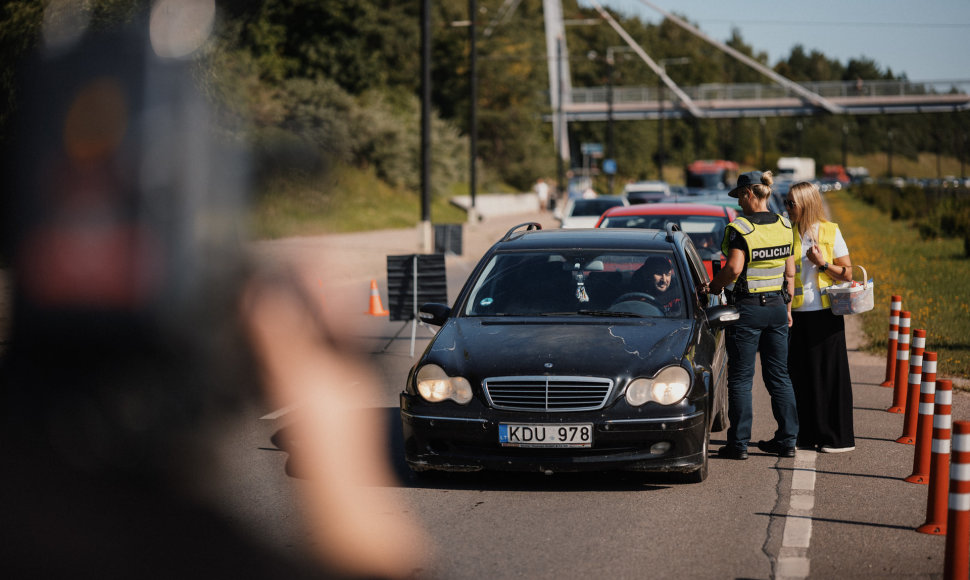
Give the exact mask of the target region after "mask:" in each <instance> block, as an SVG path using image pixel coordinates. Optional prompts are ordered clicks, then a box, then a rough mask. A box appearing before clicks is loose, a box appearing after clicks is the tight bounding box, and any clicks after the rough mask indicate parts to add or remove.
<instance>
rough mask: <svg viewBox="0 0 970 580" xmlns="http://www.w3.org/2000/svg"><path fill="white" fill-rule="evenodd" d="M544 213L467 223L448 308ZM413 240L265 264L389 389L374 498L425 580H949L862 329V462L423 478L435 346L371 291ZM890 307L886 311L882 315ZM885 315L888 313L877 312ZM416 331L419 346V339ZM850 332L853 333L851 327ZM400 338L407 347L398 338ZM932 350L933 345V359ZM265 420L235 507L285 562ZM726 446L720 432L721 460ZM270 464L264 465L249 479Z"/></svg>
mask: <svg viewBox="0 0 970 580" xmlns="http://www.w3.org/2000/svg"><path fill="white" fill-rule="evenodd" d="M533 219H535V220H538V221H540V222H543V223H545V224H546V225H547V226H549V225H552V223H551V222H552V220H551V218H550V216H548V214H542V215H512V216H498V217H492V218H488V219H486V220H485V222H480V223H476V224H467V225H466V227H465V233H464V235H465V250H466V251H465V252H464V255H463V256H449V257H448V259H447V273H448V283H449V299H453V298H454V296H455V295H456V294H457V291H458V288H459V287H460V284H461V283H462V282H463V281H464V279H465V277H466V276H467V274H468V272H469V271H470V269H471V267H472V266H473V264H474V262H475V260H476V259H477V257H478V256H479V255H480V254H481V252H482V251H484V248H485V247H487V245H486V244H487V243H490V242H491V241H494V239H496V238H497V237H498V236H500V235H501V233H504V232H505V231H506V230H507V229H508V227H511V225H514V224H516V223H521V222H524V221H530V220H533ZM418 243H419V241H418V235H417V232H412V231H410V230H408V231H396V232H394V231H385V232H374V233H371V234H348V235H342V236H323V237H320V238H303V239H298V240H284V241H281V242H273V243H267V244H262V245H261V246H260V247H259V248H258V250H257V253H258V254H259V255H261V256H262V257H264V258H267V259H274V260H275V259H281V258H282V259H289V260H291V261H294V262H295V263H298V264H299V265H300V267H301V269H302V271H303V272H304V276H305V278H306V280H307V283H308V285H309V287H310V288H312V289H313V290H314V292H315V296H316V297H317V298H318V300H319V302H320V305H321V307H322V309H323V310H324V311H325V312H331V313H334V318H335V319H338V320H340V328H341V331H342V332H345V333H347V334H348V335H352V336H355V337H357V339H358V340H359V341H360V345H361V348H363V349H364V350H365V351H366V352H367V353H370V354H369V356H370V357H371V358H370V360H371V361H372V364H373V366H374V369H375V370H376V371H377V372H378V375H379V377H380V378H381V380H380V381H379V382H380V384H379V385H377V388H376V389H373V390H372V392H370V397H369V399H368V401H369V402H368V404H369V405H370V406H369V408H368V411H370V412H376V413H380V414H381V415H383V416H384V417H385V419H386V422H387V425H388V432H389V438H388V444H387V452H388V460H389V461H390V462H391V464H392V465H393V467H394V471H395V473H396V474H397V476H398V480H399V485H397V486H394V487H389V488H388V487H382V488H374V489H371V490H370V492H371V493H374V494H379V495H381V496H383V497H390V498H392V499H393V500H395V501H396V502H397V505H398V506H399V508H400V510H401V511H402V513H406V514H407V515H409V516H411V517H413V518H415V519H416V520H417V521H418V522H419V523H420V524H421V525H422V526H423V527H424V528H425V529H426V530H427V531H428V533H429V536H430V538H431V540H432V543H433V545H432V546H428V549H429V551H430V552H431V553H432V554H433V556H432V559H431V561H430V562H431V563H430V564H429V565H428V567H426V568H424V569H421V570H416V571H414V573H415V577H417V578H443V579H452V578H480V577H483V576H485V577H499V578H586V577H591V576H595V577H613V578H645V577H647V578H651V577H664V578H666V577H677V578H805V577H810V578H933V577H939V576H940V575H941V574H942V571H943V558H944V537H943V536H932V535H927V534H921V533H918V532H916V531H915V528H916V527H918V526H920V525H921V524H923V523H924V522H925V521H926V501H927V492H928V487H927V486H925V485H918V484H911V483H906V482H904V481H902V478H904V477H906V476H907V475H909V474H910V473H911V472H912V466H913V452H914V451H913V449H914V448H913V446H911V445H903V444H900V443H896V442H895V439H896V438H898V437H899V436H900V435H901V433H902V416H901V415H898V414H893V413H888V412H887V411H886V409H887V408H888V407H889V406H890V405H891V403H892V389H888V388H885V387H881V386H879V383H880V382H881V381H882V379H883V378H884V376H883V375H884V373H885V359H884V358H882V357H879V356H873V355H869V354H866V353H863V352H860V351H859V350H857V347H858V340H859V335H858V332H856V331H854V332H850V343H851V344H850V364H851V368H852V376H853V389H854V395H855V422H856V423H855V424H856V435H857V449H856V450H855V451H854V452H851V453H846V454H838V455H835V454H830V455H826V454H816V453H814V452H805V451H801V450H800V451H799V452H798V454H797V455H796V457H795V458H794V459H779V458H777V457H774V456H768V455H764V454H761V453H759V452H758V451H757V450H756V449H753V450H752V453H751V458H750V459H749V460H748V461H744V462H741V461H731V460H722V459H719V458H716V457H714V458H712V459H711V465H710V476H709V477H708V479H707V481H705V482H704V483H701V484H696V485H684V484H675V483H672V482H670V481H668V480H666V479H665V478H663V477H660V476H650V475H642V474H623V473H619V474H616V473H598V474H556V475H553V476H545V475H540V474H462V475H444V476H439V477H432V478H423V477H422V478H419V477H417V476H416V475H415V474H412V473H411V472H410V471H409V470H408V469H407V467H406V466H405V465H404V463H403V459H402V449H401V435H400V418H399V416H398V413H397V395H398V393H399V392H400V390H401V388H402V386H403V383H404V380H405V378H406V375H407V371H408V368H409V367H410V366H411V364H413V361H414V358H412V357H411V355H410V351H411V349H412V347H413V349H414V351H415V353H416V354H417V353H420V352H421V351H422V350H423V348H424V346H425V345H426V344H427V341H428V338H429V337H430V336H431V331H430V329H429V328H427V327H424V326H423V325H417V326H416V327H412V326H411V324H410V323H407V322H400V321H389V320H387V318H386V317H376V316H371V315H370V314H368V313H367V310H368V307H369V299H370V287H369V286H370V282H371V280H376V281H377V282H378V285H379V288H380V292H381V295H382V297H383V299H384V300H386V286H385V270H384V266H385V260H386V256H387V255H390V254H407V253H415V252H418V251H419V249H418V247H417V244H418ZM886 306H888V305H886ZM880 307H882V306H881V305H877V308H880ZM412 328H413V330H414V332H415V334H414V337H415V338H414V341H413V343H412V339H411V331H412ZM850 328H852V329H854V328H855V327H854V325H853V324H852V321H851V320H850ZM395 335H397V336H396V338H395ZM928 348H929V347H928ZM759 380H760V379H758V380H756V383H755V389H754V395H755V398H754V400H755V422H754V432H753V439H754V440H757V439H767V438H770V436H771V433H772V431H773V430H774V421H773V419H772V417H771V413H770V409H769V405H768V400H767V394H766V393H765V391H764V388H763V386H761V383H760V382H759ZM273 411H278V410H271V409H267V410H266V413H265V414H262V415H260V416H259V417H255V416H254V417H252V418H251V420H252V422H251V423H250V424H249V425H248V426H247V425H243V426H242V427H241V428H240V437H237V438H236V439H234V440H233V442H232V443H230V444H229V447H231V448H232V449H233V453H232V454H231V455H232V456H234V457H235V458H236V459H235V461H237V462H239V464H240V465H241V466H246V469H248V470H249V472H250V473H258V474H259V475H258V477H252V478H250V481H249V482H248V483H242V482H239V483H237V487H238V489H237V490H236V492H235V493H234V494H232V495H231V496H230V497H231V498H232V499H230V500H229V501H230V502H231V503H232V504H233V507H234V509H236V510H237V511H238V512H239V514H240V515H239V518H240V521H241V522H243V523H246V525H251V526H253V528H254V529H255V530H257V531H258V533H260V535H262V536H264V537H267V538H271V539H272V540H273V541H274V542H275V543H278V544H279V545H282V546H285V547H286V549H299V547H300V543H301V542H303V541H305V538H304V537H303V536H302V535H301V533H300V532H299V531H298V529H296V527H295V526H294V525H293V524H294V521H295V520H297V519H298V517H297V513H296V511H297V508H296V507H294V506H293V505H292V501H291V497H290V496H291V492H292V489H291V488H292V486H293V485H294V484H298V483H297V480H295V479H294V478H292V477H288V476H287V475H285V473H284V465H285V461H286V454H285V452H282V451H280V450H279V449H278V448H276V446H275V445H274V444H273V443H272V442H270V440H269V438H270V436H271V435H272V434H273V433H275V432H277V431H278V430H279V429H280V428H281V427H282V426H283V425H285V423H286V421H287V415H286V414H285V413H282V414H274V415H271V414H270V413H272V412H273ZM953 417H954V419H968V418H970V395H968V394H967V393H964V392H957V393H955V396H954V404H953ZM723 442H724V433H720V434H714V435H713V436H712V448H713V449H716V448H717V447H719V446H720V444H722V443H723ZM254 465H258V466H260V467H259V468H258V469H254V468H253V466H254Z"/></svg>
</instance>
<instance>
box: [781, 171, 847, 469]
mask: <svg viewBox="0 0 970 580" xmlns="http://www.w3.org/2000/svg"><path fill="white" fill-rule="evenodd" d="M785 206H787V207H788V215H789V216H791V218H792V221H793V222H794V225H795V259H796V264H797V265H798V266H799V267H797V268H796V274H795V296H794V300H793V301H792V319H793V323H792V327H791V343H790V344H789V351H788V371H789V374H790V375H791V379H792V384H793V385H794V388H795V400H796V401H797V403H798V424H799V431H798V446H799V447H805V448H810V449H815V448H818V450H819V451H821V452H822V453H840V452H844V451H852V450H853V449H855V433H854V429H853V425H852V379H851V377H850V375H849V355H848V353H847V352H846V345H845V322H844V320H843V318H842V317H841V316H838V315H836V314H833V313H832V309H831V302H830V301H829V297H828V296H827V295H826V294H823V293H822V291H823V290H824V289H825V288H827V287H829V286H832V285H833V284H837V283H839V282H848V281H851V280H852V262H851V261H850V260H849V248H848V247H847V246H846V244H845V240H844V239H843V238H842V232H841V231H840V230H839V226H838V224H835V223H832V222H830V221H828V220H826V219H825V209H824V208H823V207H822V195H821V193H820V192H819V189H818V186H816V185H815V184H813V183H809V182H804V181H803V182H801V183H796V184H794V185H792V187H791V190H790V191H789V192H788V196H787V198H786V199H785Z"/></svg>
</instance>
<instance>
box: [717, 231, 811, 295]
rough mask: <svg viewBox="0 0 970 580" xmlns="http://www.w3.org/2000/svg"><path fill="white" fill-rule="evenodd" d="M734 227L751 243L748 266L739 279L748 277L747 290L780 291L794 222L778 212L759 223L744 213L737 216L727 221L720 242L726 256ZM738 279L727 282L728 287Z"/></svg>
mask: <svg viewBox="0 0 970 580" xmlns="http://www.w3.org/2000/svg"><path fill="white" fill-rule="evenodd" d="M732 229H733V230H734V231H736V232H738V233H739V234H741V235H742V236H744V241H745V242H746V243H747V245H748V256H747V260H746V267H745V270H744V272H742V274H741V276H739V277H738V279H739V280H740V279H741V278H744V279H745V280H746V282H747V288H748V293H750V294H759V293H761V292H778V291H780V290H781V289H782V288H783V287H784V285H785V260H787V259H788V257H789V256H791V255H792V252H793V247H794V238H793V234H792V225H791V222H790V221H788V218H786V217H785V216H782V215H779V216H778V220H777V221H776V222H775V223H772V224H759V225H757V226H755V224H753V223H751V221H750V220H748V219H747V218H745V217H739V218H737V219H735V220H734V221H733V222H731V223H729V224H728V226H727V231H725V235H724V241H722V242H721V252H723V253H724V255H725V256H726V255H727V254H728V250H729V246H728V242H729V239H728V238H729V234H730V230H732ZM736 283H737V280H735V282H732V283H731V284H728V286H727V287H726V289H727V290H734V286H735V284H736Z"/></svg>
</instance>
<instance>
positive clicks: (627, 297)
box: [613, 292, 657, 304]
mask: <svg viewBox="0 0 970 580" xmlns="http://www.w3.org/2000/svg"><path fill="white" fill-rule="evenodd" d="M620 302H649V303H651V304H656V303H657V299H656V298H654V297H653V296H652V295H650V294H647V293H646V292H627V293H626V294H623V295H621V296H620V297H619V298H617V299H616V300H614V301H613V304H619V303H620Z"/></svg>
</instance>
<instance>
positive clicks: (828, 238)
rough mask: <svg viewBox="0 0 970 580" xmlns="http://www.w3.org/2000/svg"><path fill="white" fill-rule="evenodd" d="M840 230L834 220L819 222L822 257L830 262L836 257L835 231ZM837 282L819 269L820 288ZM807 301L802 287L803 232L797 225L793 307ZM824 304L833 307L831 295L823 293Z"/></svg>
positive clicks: (819, 243) (819, 245)
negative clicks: (833, 255)
mask: <svg viewBox="0 0 970 580" xmlns="http://www.w3.org/2000/svg"><path fill="white" fill-rule="evenodd" d="M837 231H839V226H838V224H834V223H832V222H819V224H818V240H817V241H818V247H819V249H821V250H822V259H823V260H824V261H826V262H828V263H829V264H832V261H833V260H834V259H835V258H833V257H832V254H833V253H835V233H836V232H837ZM833 284H835V280H834V279H833V278H832V277H831V276H829V275H828V273H827V272H823V271H821V270H819V272H818V289H819V290H822V289H824V288H828V287H829V286H831V285H833ZM804 302H805V293H804V291H803V289H802V233H801V232H800V231H798V227H797V226H796V227H795V296H793V297H792V302H791V307H792V308H793V309H794V308H798V307H799V306H801V305H802V304H803V303H804ZM822 306H823V307H824V308H831V307H832V302H831V301H830V300H829V295H828V294H825V293H822Z"/></svg>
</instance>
